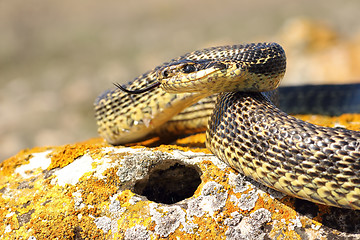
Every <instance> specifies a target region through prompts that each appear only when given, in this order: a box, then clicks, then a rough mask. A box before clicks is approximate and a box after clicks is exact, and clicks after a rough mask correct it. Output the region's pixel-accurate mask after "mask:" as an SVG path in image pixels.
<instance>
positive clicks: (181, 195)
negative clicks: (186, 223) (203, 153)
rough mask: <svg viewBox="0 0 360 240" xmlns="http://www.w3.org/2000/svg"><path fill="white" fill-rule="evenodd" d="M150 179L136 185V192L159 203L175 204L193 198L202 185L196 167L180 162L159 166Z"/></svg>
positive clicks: (152, 172)
mask: <svg viewBox="0 0 360 240" xmlns="http://www.w3.org/2000/svg"><path fill="white" fill-rule="evenodd" d="M156 168H157V169H155V170H153V171H151V172H150V173H149V175H148V177H146V178H144V179H141V180H139V181H137V182H136V183H135V186H134V192H135V193H137V194H139V195H142V196H145V197H146V198H147V199H148V200H150V201H154V202H157V203H164V204H173V203H176V202H179V201H181V200H184V199H186V198H189V197H191V196H192V195H193V194H194V192H195V191H196V189H197V187H198V186H199V185H200V183H201V179H200V175H201V172H200V170H199V169H197V168H196V167H195V166H192V165H184V164H181V163H178V162H175V163H174V162H172V163H170V164H169V163H166V165H165V166H164V165H163V164H162V166H157V167H156Z"/></svg>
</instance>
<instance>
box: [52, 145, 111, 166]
mask: <svg viewBox="0 0 360 240" xmlns="http://www.w3.org/2000/svg"><path fill="white" fill-rule="evenodd" d="M104 146H110V145H108V144H107V143H105V142H104V141H101V140H100V139H90V140H89V141H85V142H80V143H75V144H68V145H64V146H60V147H57V148H55V149H54V151H53V152H52V153H50V156H51V164H50V166H49V167H48V170H51V169H54V168H57V167H60V168H61V167H65V166H66V165H68V164H69V163H72V162H73V161H74V160H75V159H76V158H78V157H80V156H83V155H84V154H85V153H87V152H88V151H92V152H93V153H95V154H100V152H99V149H101V147H104ZM100 156H101V155H100Z"/></svg>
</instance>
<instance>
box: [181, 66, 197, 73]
mask: <svg viewBox="0 0 360 240" xmlns="http://www.w3.org/2000/svg"><path fill="white" fill-rule="evenodd" d="M183 71H184V73H192V72H195V71H196V68H195V66H194V65H190V64H187V65H185V66H184V67H183Z"/></svg>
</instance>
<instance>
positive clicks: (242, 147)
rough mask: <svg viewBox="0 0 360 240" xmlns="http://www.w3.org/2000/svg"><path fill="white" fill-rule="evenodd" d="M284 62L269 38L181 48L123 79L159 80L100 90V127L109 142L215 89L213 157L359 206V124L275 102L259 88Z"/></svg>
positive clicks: (313, 196) (157, 122)
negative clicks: (344, 125) (300, 113)
mask: <svg viewBox="0 0 360 240" xmlns="http://www.w3.org/2000/svg"><path fill="white" fill-rule="evenodd" d="M285 67H286V57H285V53H284V51H283V49H282V48H281V46H280V45H278V44H276V43H259V44H245V45H234V46H224V47H215V48H208V49H203V50H200V51H195V52H191V53H188V54H186V55H184V56H182V57H179V58H177V59H173V60H172V61H170V62H168V63H164V64H162V65H160V66H159V67H156V68H155V69H154V70H152V71H150V72H148V73H146V74H144V75H142V76H140V77H139V78H137V79H135V81H134V82H133V83H132V84H130V85H128V88H129V89H138V88H143V87H145V86H147V85H149V84H152V83H154V82H156V81H160V83H161V85H160V88H154V89H152V90H149V91H148V92H145V93H141V94H136V95H135V94H134V95H133V94H128V93H124V92H121V91H119V90H113V91H110V92H106V93H105V94H103V95H101V96H100V97H99V98H98V99H97V100H96V102H95V109H96V115H97V120H98V124H99V133H100V135H102V136H104V137H105V138H106V139H107V140H108V141H109V142H110V143H123V142H126V141H129V140H130V141H133V140H136V139H138V138H141V137H144V136H145V135H148V134H149V133H151V132H154V131H156V129H161V126H162V127H164V126H166V125H164V123H165V122H167V121H169V120H170V119H171V118H172V117H173V115H174V114H178V113H180V116H181V115H182V113H184V112H185V113H186V111H187V110H186V109H185V110H183V109H184V108H186V107H188V106H190V105H192V104H194V103H196V102H197V101H199V99H201V98H204V97H207V99H209V98H210V99H211V98H214V96H213V95H212V94H216V93H219V94H218V97H217V101H216V104H215V108H214V110H213V113H212V115H211V118H210V119H209V126H208V129H207V132H206V137H207V140H206V145H207V147H208V148H209V149H210V150H211V152H213V153H214V154H215V155H216V156H217V157H218V158H220V159H221V160H222V161H224V162H226V163H227V164H229V165H230V166H231V167H232V168H234V169H236V170H237V171H239V172H241V173H243V174H244V175H246V176H249V177H251V178H253V179H255V180H256V181H258V182H261V183H263V184H265V185H267V186H269V187H271V188H274V189H276V190H279V191H281V192H284V193H286V194H289V195H292V196H295V197H298V198H302V199H306V200H309V201H312V202H316V203H321V204H325V205H330V206H336V207H343V208H351V209H360V132H357V131H350V130H345V129H333V128H326V127H320V126H316V125H313V124H310V123H306V122H303V121H301V120H298V119H296V118H294V117H291V116H288V115H287V114H286V113H284V112H282V111H281V110H279V109H278V108H276V107H275V106H274V104H273V103H272V102H271V101H270V100H269V97H268V95H267V94H265V93H260V92H261V91H270V90H273V89H275V88H276V87H277V86H278V84H279V82H280V80H281V78H282V77H283V75H284V73H285ZM164 90H165V91H164ZM245 91H246V92H245ZM211 95H212V96H211ZM124 102H125V103H124ZM205 102H206V100H205ZM195 106H196V105H195ZM169 109H170V110H169ZM181 111H183V112H181ZM194 112H198V111H194ZM199 112H201V111H199ZM190 113H191V110H190ZM185 115H187V114H185ZM205 115H206V114H205ZM205 118H206V116H205ZM188 120H189V121H190V122H191V119H188ZM169 122H173V123H174V122H177V120H176V117H175V119H173V120H170V121H169ZM143 129H146V132H145V133H142V131H143ZM123 136H124V137H123ZM129 136H130V137H129Z"/></svg>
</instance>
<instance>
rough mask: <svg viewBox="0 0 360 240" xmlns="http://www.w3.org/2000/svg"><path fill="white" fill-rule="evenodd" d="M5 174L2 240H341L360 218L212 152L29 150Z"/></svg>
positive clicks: (93, 147)
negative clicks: (289, 192) (258, 178)
mask: <svg viewBox="0 0 360 240" xmlns="http://www.w3.org/2000/svg"><path fill="white" fill-rule="evenodd" d="M0 166H1V171H0V192H1V197H0V218H1V219H3V224H2V225H1V226H0V238H1V239H15V238H22V239H49V238H52V239H54V238H58V239H64V238H73V239H84V238H86V237H88V238H90V239H94V238H102V239H118V238H120V239H165V238H167V239H175V238H178V239H215V238H216V239H268V238H270V239H285V238H289V239H340V238H344V237H354V238H359V237H360V214H358V211H351V210H344V209H337V208H331V207H326V206H321V205H316V204H313V203H310V202H307V201H302V200H298V199H295V198H291V197H288V196H284V195H283V194H281V193H279V192H276V191H274V190H272V189H269V188H267V187H264V186H262V185H260V184H258V183H256V182H253V181H251V180H249V179H247V178H245V177H243V176H242V175H241V174H239V173H237V172H236V171H234V170H233V169H231V168H230V167H228V166H226V165H225V164H224V163H222V162H220V161H219V160H218V159H217V158H216V157H215V156H213V155H211V154H210V153H209V152H208V151H207V150H206V149H204V148H203V149H201V148H200V149H191V150H190V149H187V148H182V147H178V146H174V145H173V146H171V145H166V146H160V147H154V148H145V147H136V146H135V147H127V148H125V147H112V146H109V145H107V144H105V143H104V142H103V141H102V140H100V139H98V140H89V141H87V142H83V143H78V144H73V145H65V146H60V147H47V148H34V149H32V150H25V151H22V152H20V153H19V154H17V155H16V156H14V157H12V158H10V159H8V160H6V161H5V162H3V163H2V164H1V165H0Z"/></svg>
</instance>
